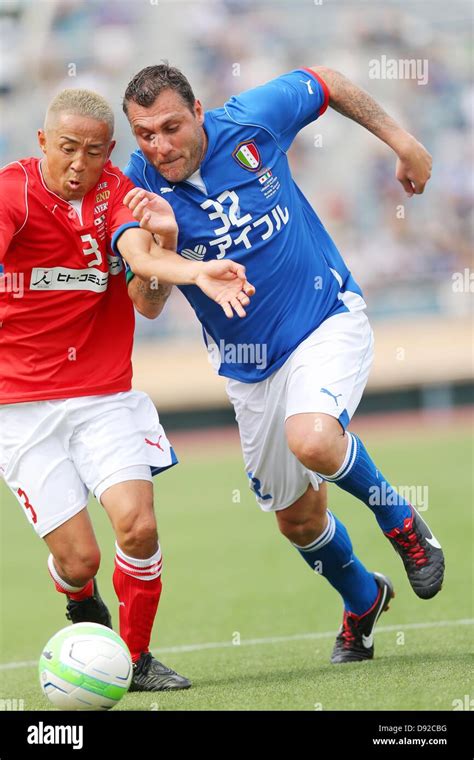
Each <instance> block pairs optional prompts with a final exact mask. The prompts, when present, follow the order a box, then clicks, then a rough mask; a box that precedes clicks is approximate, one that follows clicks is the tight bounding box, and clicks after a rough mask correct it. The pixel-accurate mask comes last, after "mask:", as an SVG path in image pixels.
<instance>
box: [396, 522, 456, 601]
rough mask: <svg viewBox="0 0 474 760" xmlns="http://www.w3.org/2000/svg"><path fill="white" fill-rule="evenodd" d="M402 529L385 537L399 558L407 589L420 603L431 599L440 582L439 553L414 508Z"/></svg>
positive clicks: (441, 573) (441, 563) (441, 575)
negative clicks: (408, 584) (405, 576)
mask: <svg viewBox="0 0 474 760" xmlns="http://www.w3.org/2000/svg"><path fill="white" fill-rule="evenodd" d="M411 510H412V513H411V515H410V517H407V518H406V519H405V523H404V525H403V528H394V529H393V530H391V531H389V532H388V533H386V534H385V535H386V536H387V538H388V540H389V541H390V543H391V544H392V546H393V548H394V549H395V551H396V552H398V554H399V555H400V557H401V558H402V561H403V564H404V565H405V570H406V573H407V576H408V580H409V581H410V584H411V587H412V589H413V591H414V592H415V594H416V595H417V596H419V597H420V599H431V598H432V597H433V596H435V595H436V594H437V593H438V591H440V589H441V586H442V585H443V578H444V555H443V550H442V548H441V546H440V544H439V543H438V541H437V540H436V538H435V537H434V536H433V534H432V532H431V531H430V529H429V528H428V526H427V524H426V523H425V522H424V520H422V519H421V516H420V514H419V513H418V512H417V511H416V509H415V508H414V507H411Z"/></svg>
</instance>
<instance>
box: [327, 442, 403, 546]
mask: <svg viewBox="0 0 474 760" xmlns="http://www.w3.org/2000/svg"><path fill="white" fill-rule="evenodd" d="M346 436H347V438H348V439H349V440H348V445H347V453H346V456H345V458H344V462H343V463H342V465H341V467H340V468H339V470H338V471H337V472H336V473H335V474H334V475H330V476H327V475H321V477H322V478H324V479H325V480H328V481H329V482H330V483H336V485H338V486H339V487H340V488H343V489H344V491H348V492H349V493H351V494H352V495H353V496H355V497H356V498H357V499H360V500H361V501H363V502H364V504H366V505H367V506H368V507H369V509H371V510H372V512H373V513H374V515H375V518H376V520H377V522H378V524H379V525H380V527H381V528H382V530H383V531H384V533H388V532H389V531H391V530H393V528H403V523H404V520H405V518H406V517H410V515H411V509H410V505H409V503H408V502H407V501H406V499H404V498H403V497H402V496H399V494H398V493H397V492H396V491H395V489H394V488H393V487H392V486H391V485H390V483H389V482H388V480H386V479H385V478H384V476H383V475H382V473H381V472H380V470H378V469H377V468H376V466H375V464H374V463H373V461H372V459H371V458H370V456H369V453H368V451H367V449H366V448H365V446H364V444H363V443H362V441H361V440H360V438H359V437H358V436H357V435H355V434H354V433H349V432H347V431H346Z"/></svg>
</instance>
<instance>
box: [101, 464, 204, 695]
mask: <svg viewBox="0 0 474 760" xmlns="http://www.w3.org/2000/svg"><path fill="white" fill-rule="evenodd" d="M148 470H149V468H148ZM100 502H101V504H102V506H103V507H104V509H105V510H106V512H107V514H108V516H109V519H110V521H111V523H112V526H113V529H114V532H115V536H116V539H117V540H116V554H115V570H114V575H113V583H114V588H115V592H116V594H117V597H118V600H119V616H120V635H121V636H122V638H123V639H124V641H125V642H126V643H127V646H128V648H129V649H130V653H131V655H132V660H133V662H134V665H135V668H134V679H133V681H132V686H131V691H139V690H140V691H155V690H160V691H161V690H168V689H186V688H189V686H190V685H191V683H190V681H188V679H187V678H184V677H183V676H180V675H178V674H177V673H176V672H175V671H173V670H171V669H169V668H166V667H165V666H164V665H162V664H161V663H159V662H158V661H157V660H155V659H154V658H152V656H151V654H150V651H149V645H150V639H151V632H152V628H153V623H154V620H155V616H156V613H157V610H158V604H159V601H160V596H161V590H162V583H161V567H162V559H161V549H160V545H159V541H158V531H157V525H156V519H155V513H154V509H153V485H152V483H151V481H147V480H127V481H124V482H121V483H117V484H115V485H113V486H111V487H110V488H107V489H106V490H105V491H104V492H103V493H102V494H101V495H100Z"/></svg>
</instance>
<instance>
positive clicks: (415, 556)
mask: <svg viewBox="0 0 474 760" xmlns="http://www.w3.org/2000/svg"><path fill="white" fill-rule="evenodd" d="M395 541H397V542H398V543H399V544H401V546H402V547H403V548H404V549H406V550H407V554H408V556H409V557H410V559H412V560H413V561H414V563H415V564H416V565H418V567H422V566H423V565H426V563H427V562H428V557H427V556H426V553H425V550H424V548H423V547H422V546H421V544H420V539H419V537H418V536H417V535H416V533H415V531H414V530H411V532H410V533H408V534H407V535H405V534H404V533H399V534H398V535H397V536H395Z"/></svg>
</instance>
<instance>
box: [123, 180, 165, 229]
mask: <svg viewBox="0 0 474 760" xmlns="http://www.w3.org/2000/svg"><path fill="white" fill-rule="evenodd" d="M123 202H124V205H125V206H128V208H129V209H130V211H131V212H132V214H133V216H134V217H135V219H136V220H137V221H138V222H140V227H142V228H143V229H144V230H148V232H151V233H152V234H155V235H159V236H160V237H161V238H168V237H170V236H173V235H177V233H178V225H177V223H176V218H175V215H174V211H173V209H172V208H171V206H170V204H169V203H168V201H165V199H164V198H162V197H161V196H160V195H157V194H156V193H149V192H148V191H147V190H141V189H140V188H139V187H134V188H133V190H129V192H128V193H127V195H126V196H125V198H124V199H123Z"/></svg>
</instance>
